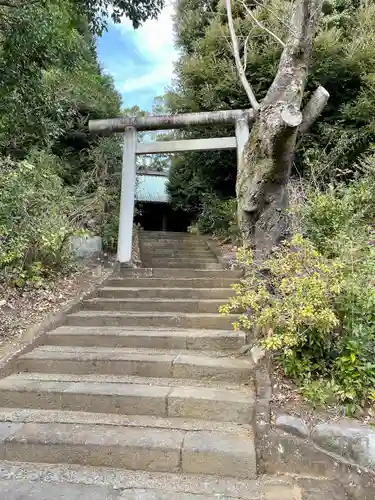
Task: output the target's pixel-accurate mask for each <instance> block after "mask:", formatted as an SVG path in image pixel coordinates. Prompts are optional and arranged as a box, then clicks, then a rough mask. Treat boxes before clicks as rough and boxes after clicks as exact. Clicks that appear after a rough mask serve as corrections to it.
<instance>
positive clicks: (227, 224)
mask: <svg viewBox="0 0 375 500" xmlns="http://www.w3.org/2000/svg"><path fill="white" fill-rule="evenodd" d="M236 211H237V201H236V199H235V198H231V199H229V200H220V198H218V197H217V196H215V195H206V196H205V198H204V202H203V207H202V211H201V213H200V215H199V218H198V219H197V228H198V230H199V232H200V233H202V234H205V233H209V234H212V235H214V236H218V237H224V238H231V239H232V240H236V239H237V237H238V227H237V215H236Z"/></svg>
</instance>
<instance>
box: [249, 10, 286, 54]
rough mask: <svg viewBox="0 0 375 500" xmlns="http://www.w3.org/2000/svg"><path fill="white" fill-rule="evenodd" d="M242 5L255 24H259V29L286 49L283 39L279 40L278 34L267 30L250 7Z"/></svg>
mask: <svg viewBox="0 0 375 500" xmlns="http://www.w3.org/2000/svg"><path fill="white" fill-rule="evenodd" d="M242 5H243V6H244V7H245V10H246V12H247V13H248V14H249V16H250V17H251V19H252V20H253V21H254V22H255V24H257V25H258V26H259V28H261V29H262V30H264V31H265V32H266V33H268V34H269V35H271V36H272V37H273V38H274V39H275V40H276V41H277V42H278V43H279V44H280V45H281V46H282V47H285V43H284V42H283V41H282V40H281V38H279V37H278V36H277V35H276V33H274V32H273V31H271V30H269V29H268V28H266V26H264V24H263V23H261V22H260V21H258V19H257V18H256V17H255V16H254V14H253V13H252V12H251V9H249V7H248V6H247V5H246V4H245V2H242Z"/></svg>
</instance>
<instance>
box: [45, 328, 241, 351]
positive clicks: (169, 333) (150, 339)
mask: <svg viewBox="0 0 375 500" xmlns="http://www.w3.org/2000/svg"><path fill="white" fill-rule="evenodd" d="M44 343H45V344H47V345H65V346H69V345H70V346H82V347H84V346H96V347H144V348H147V349H197V350H199V349H207V350H211V349H212V350H218V351H220V350H229V349H232V350H236V349H239V348H240V347H241V346H243V345H244V344H245V334H244V333H242V332H234V331H233V330H184V329H173V330H167V329H161V328H157V329H153V330H151V329H148V328H143V329H137V330H134V329H133V328H131V327H129V328H115V327H114V328H111V327H107V328H92V327H85V326H80V327H69V326H61V327H60V328H57V329H56V330H53V331H51V332H48V333H47V334H46V337H45V342H44Z"/></svg>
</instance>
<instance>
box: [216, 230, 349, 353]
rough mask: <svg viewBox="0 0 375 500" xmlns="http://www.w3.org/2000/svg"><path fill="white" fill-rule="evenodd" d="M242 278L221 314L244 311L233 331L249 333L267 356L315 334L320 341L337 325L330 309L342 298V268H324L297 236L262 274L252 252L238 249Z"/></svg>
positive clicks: (278, 253) (315, 251)
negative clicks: (265, 351) (261, 346)
mask: <svg viewBox="0 0 375 500" xmlns="http://www.w3.org/2000/svg"><path fill="white" fill-rule="evenodd" d="M238 259H239V260H240V262H242V263H245V265H246V267H247V274H246V277H245V278H244V279H243V280H242V281H241V282H240V283H239V284H236V285H234V289H235V291H236V295H235V296H234V297H231V298H230V299H229V303H228V304H227V305H225V306H222V307H221V312H223V313H228V312H233V311H238V310H240V311H244V312H242V314H241V315H240V317H239V321H238V323H236V324H235V328H236V329H240V328H244V329H246V330H252V331H253V332H254V334H255V335H256V336H257V337H259V338H260V339H262V342H263V344H264V346H265V347H266V348H267V349H270V350H278V349H290V348H292V347H295V346H298V345H303V344H304V343H305V342H306V341H307V339H308V338H309V336H310V335H311V334H312V333H313V332H317V331H319V332H320V334H321V335H322V336H324V335H327V334H330V333H332V332H333V331H334V330H335V329H336V328H337V326H338V325H339V320H338V318H337V315H336V313H335V311H334V310H333V304H334V300H335V298H336V297H337V296H338V295H339V294H340V291H341V287H342V282H343V276H342V266H341V265H340V264H339V263H337V262H335V263H332V264H328V263H327V261H326V259H324V258H323V257H322V256H321V255H320V254H319V253H318V252H317V250H315V249H314V248H313V246H312V244H311V243H310V242H309V241H307V240H304V239H303V238H302V237H301V236H299V235H297V236H295V237H294V238H293V239H292V241H291V242H290V243H287V244H285V245H284V246H283V247H281V248H279V249H277V250H276V251H275V252H274V254H273V255H272V257H271V258H270V259H269V260H268V261H267V262H265V263H264V264H263V265H262V267H261V268H257V266H255V265H254V263H253V260H252V254H251V251H250V250H244V249H241V251H240V252H239V254H238Z"/></svg>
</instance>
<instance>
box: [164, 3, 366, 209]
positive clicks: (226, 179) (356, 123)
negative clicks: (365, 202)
mask: <svg viewBox="0 0 375 500" xmlns="http://www.w3.org/2000/svg"><path fill="white" fill-rule="evenodd" d="M254 5H255V6H256V8H255V10H254V12H255V15H256V17H257V19H258V20H260V21H261V22H263V23H264V24H265V25H266V26H267V27H268V28H269V29H270V30H272V31H273V32H275V33H276V34H277V35H278V36H279V37H280V38H281V39H285V38H286V36H287V33H288V28H287V21H288V18H289V15H290V4H289V3H288V2H283V1H281V0H272V1H271V2H269V3H267V6H262V4H261V3H259V2H255V3H254ZM374 16H375V9H374V5H373V4H368V3H367V4H361V3H360V2H356V1H353V2H352V1H351V0H344V1H326V2H325V3H324V5H323V16H322V19H321V21H320V25H319V29H318V34H317V37H316V40H315V46H314V53H313V60H312V67H311V71H310V75H309V79H308V82H307V93H306V97H307V98H308V96H309V93H310V92H312V91H313V90H315V88H316V87H317V85H319V84H321V85H323V86H324V87H325V88H326V89H327V90H328V92H329V93H330V99H329V101H328V105H327V107H326V108H325V110H324V112H323V115H322V116H321V118H320V119H319V120H318V121H317V123H316V124H315V125H314V126H313V127H312V129H311V130H310V131H309V133H308V134H306V136H305V137H304V138H303V140H302V141H299V143H298V147H297V153H296V157H295V161H294V174H297V175H302V176H304V177H306V178H314V179H315V181H316V182H319V183H322V184H324V183H326V182H330V181H332V180H335V179H336V180H337V179H340V178H345V176H348V175H349V176H350V175H351V174H350V173H349V171H350V172H352V170H353V165H354V163H355V162H356V160H357V159H358V158H359V157H360V156H361V155H362V154H364V153H366V151H368V150H369V148H370V147H371V144H372V143H373V142H374V139H375V136H374V130H375V129H374V118H373V116H374V102H375V101H374V99H373V79H374V74H375V61H374V57H373V53H374V52H373V49H372V47H373V40H374V36H375V30H374V26H375V25H374V19H375V17H374ZM233 17H234V24H235V28H236V32H237V34H238V38H239V42H240V55H241V58H242V62H243V63H244V64H245V63H246V76H247V78H248V80H249V82H250V83H251V85H252V87H253V89H254V91H255V94H256V95H257V96H258V98H259V99H260V100H261V99H262V98H263V97H264V95H265V93H266V91H267V89H268V88H269V86H270V84H271V82H272V80H273V78H274V75H275V72H276V69H277V65H278V61H279V58H280V54H281V50H282V47H281V45H280V44H279V43H278V42H277V41H276V40H275V39H274V37H272V36H271V35H269V34H268V33H267V32H265V31H264V30H262V29H261V28H260V27H259V26H257V25H256V24H255V23H254V22H253V20H252V19H251V18H250V17H249V16H247V15H246V12H245V10H244V7H243V4H242V3H241V2H233ZM175 31H176V37H177V43H178V46H179V48H180V50H181V56H180V58H179V60H178V62H177V64H176V80H175V82H174V84H173V85H172V87H171V88H170V89H168V92H167V94H166V96H165V100H166V103H167V107H168V108H169V110H170V112H173V113H178V112H190V111H193V112H196V111H208V110H220V109H235V108H239V109H244V108H247V107H249V103H248V99H247V96H246V93H245V91H244V90H243V88H242V86H241V83H240V82H239V79H238V76H237V72H236V68H235V64H234V59H233V54H232V49H231V45H230V38H229V32H228V26H227V19H226V14H225V8H224V4H223V3H222V2H219V1H213V0H179V1H178V2H177V14H176V17H175ZM248 35H249V36H248ZM198 133H199V136H203V134H204V135H206V136H208V135H210V134H211V135H212V134H213V133H215V135H221V134H222V135H232V134H233V131H230V130H229V131H228V130H224V129H220V130H217V129H216V130H215V132H213V129H206V130H203V131H201V130H199V132H198V131H197V130H189V131H187V132H186V135H187V136H191V137H194V136H195V137H197V134H198ZM235 177H236V158H235V155H234V153H228V152H209V153H208V152H207V153H190V154H184V155H179V157H178V158H177V159H176V160H175V162H174V164H173V166H172V169H171V177H170V188H169V189H170V193H171V196H172V200H173V201H174V202H175V204H176V205H178V206H180V207H181V206H184V207H185V208H186V209H187V210H191V209H196V210H198V211H199V209H200V206H201V202H202V196H203V193H204V192H206V191H209V192H211V191H213V192H214V193H217V194H218V195H219V196H220V197H227V196H233V195H234V187H235Z"/></svg>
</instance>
